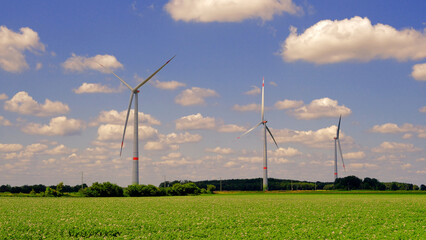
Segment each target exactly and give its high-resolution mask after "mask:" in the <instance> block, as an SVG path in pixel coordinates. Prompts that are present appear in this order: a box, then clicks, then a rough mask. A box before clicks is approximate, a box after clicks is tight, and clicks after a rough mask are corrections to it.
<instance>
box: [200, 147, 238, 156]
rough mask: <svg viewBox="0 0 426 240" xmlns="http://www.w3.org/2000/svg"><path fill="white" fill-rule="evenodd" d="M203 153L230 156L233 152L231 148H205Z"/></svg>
mask: <svg viewBox="0 0 426 240" xmlns="http://www.w3.org/2000/svg"><path fill="white" fill-rule="evenodd" d="M205 151H206V152H211V153H217V154H231V153H234V150H232V149H231V148H221V147H215V148H206V149H205Z"/></svg>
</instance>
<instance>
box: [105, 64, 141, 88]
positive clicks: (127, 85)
mask: <svg viewBox="0 0 426 240" xmlns="http://www.w3.org/2000/svg"><path fill="white" fill-rule="evenodd" d="M97 64H99V65H100V66H101V67H103V68H104V69H105V70H108V69H107V68H106V67H104V65H102V64H100V63H98V62H97ZM109 71H111V70H109ZM111 73H112V74H114V76H116V77H117V78H118V79H120V81H121V82H122V83H123V84H124V85H126V87H128V88H129V89H130V90H131V91H133V88H132V87H130V85H129V84H127V83H126V82H125V81H124V80H123V79H121V78H120V77H119V76H117V74H115V73H114V72H113V71H111Z"/></svg>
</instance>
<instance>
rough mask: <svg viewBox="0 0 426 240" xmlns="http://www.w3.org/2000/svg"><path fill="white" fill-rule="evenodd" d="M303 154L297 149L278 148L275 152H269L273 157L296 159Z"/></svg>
mask: <svg viewBox="0 0 426 240" xmlns="http://www.w3.org/2000/svg"><path fill="white" fill-rule="evenodd" d="M301 154H302V153H301V152H300V151H299V150H297V149H296V148H292V147H288V148H282V147H280V148H278V149H276V150H274V151H269V152H268V155H269V156H271V157H294V156H298V155H301Z"/></svg>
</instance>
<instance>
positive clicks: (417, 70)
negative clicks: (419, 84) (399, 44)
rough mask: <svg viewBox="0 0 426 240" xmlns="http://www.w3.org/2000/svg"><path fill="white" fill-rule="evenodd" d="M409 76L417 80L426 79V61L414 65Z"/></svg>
mask: <svg viewBox="0 0 426 240" xmlns="http://www.w3.org/2000/svg"><path fill="white" fill-rule="evenodd" d="M411 76H412V77H413V78H414V79H416V80H417V81H426V63H423V64H416V65H414V66H413V72H412V73H411Z"/></svg>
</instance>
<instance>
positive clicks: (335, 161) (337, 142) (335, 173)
mask: <svg viewBox="0 0 426 240" xmlns="http://www.w3.org/2000/svg"><path fill="white" fill-rule="evenodd" d="M341 120H342V115H340V117H339V125H338V126H337V133H336V137H335V138H334V180H336V179H337V178H338V176H337V145H339V152H340V157H341V158H342V163H343V169H344V170H345V171H346V168H345V162H344V161H343V154H342V148H341V147H340V139H339V133H340V121H341Z"/></svg>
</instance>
